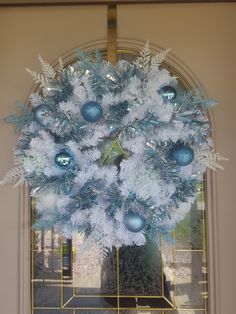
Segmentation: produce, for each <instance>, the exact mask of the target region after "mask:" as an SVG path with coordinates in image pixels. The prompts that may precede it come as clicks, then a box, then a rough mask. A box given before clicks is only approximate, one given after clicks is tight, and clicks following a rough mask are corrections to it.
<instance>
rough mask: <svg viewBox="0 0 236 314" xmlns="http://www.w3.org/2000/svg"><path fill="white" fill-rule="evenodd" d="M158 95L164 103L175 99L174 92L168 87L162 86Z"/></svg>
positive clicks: (172, 88)
mask: <svg viewBox="0 0 236 314" xmlns="http://www.w3.org/2000/svg"><path fill="white" fill-rule="evenodd" d="M158 93H159V94H160V95H161V96H162V98H163V99H164V100H165V101H170V100H174V99H175V98H176V95H177V93H176V90H175V89H174V87H172V86H170V85H166V86H163V87H162V88H161V89H160V90H159V91H158Z"/></svg>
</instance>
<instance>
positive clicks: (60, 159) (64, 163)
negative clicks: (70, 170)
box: [55, 150, 73, 168]
mask: <svg viewBox="0 0 236 314" xmlns="http://www.w3.org/2000/svg"><path fill="white" fill-rule="evenodd" d="M72 160H73V157H72V156H71V154H70V153H69V152H67V151H65V150H62V151H60V152H59V153H58V154H56V156H55V163H56V164H57V165H58V166H59V167H61V168H67V167H69V166H70V164H71V162H72Z"/></svg>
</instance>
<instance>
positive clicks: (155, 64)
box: [151, 48, 171, 69]
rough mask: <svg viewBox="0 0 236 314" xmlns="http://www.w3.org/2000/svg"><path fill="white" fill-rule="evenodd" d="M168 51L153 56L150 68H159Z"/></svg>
mask: <svg viewBox="0 0 236 314" xmlns="http://www.w3.org/2000/svg"><path fill="white" fill-rule="evenodd" d="M170 50H171V49H170V48H169V49H165V50H162V51H161V52H159V53H158V54H156V55H155V56H153V57H151V68H155V69H156V68H159V66H160V65H161V64H162V62H163V61H164V60H165V58H166V56H167V54H168V53H169V52H170Z"/></svg>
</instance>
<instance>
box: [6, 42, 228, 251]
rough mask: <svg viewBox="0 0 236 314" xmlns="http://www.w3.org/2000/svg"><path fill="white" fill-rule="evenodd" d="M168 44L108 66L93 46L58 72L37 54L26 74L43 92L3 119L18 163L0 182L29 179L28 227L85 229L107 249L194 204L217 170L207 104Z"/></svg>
mask: <svg viewBox="0 0 236 314" xmlns="http://www.w3.org/2000/svg"><path fill="white" fill-rule="evenodd" d="M167 53H168V50H165V51H162V52H161V53H159V54H157V55H156V56H152V55H151V52H150V49H149V46H148V44H146V45H145V47H144V48H143V49H142V50H141V52H140V56H139V57H138V58H137V59H136V60H135V61H134V62H133V63H129V62H127V61H125V60H121V61H118V62H117V64H116V65H115V66H113V65H112V64H110V63H109V62H107V61H104V60H102V58H101V55H100V53H99V52H97V51H96V52H94V53H86V52H83V51H80V50H78V51H77V55H78V60H79V61H77V62H76V63H75V64H73V65H71V66H67V67H64V66H63V64H62V61H61V59H60V60H59V65H58V67H57V69H54V68H53V67H52V66H51V65H49V64H47V63H46V62H45V61H44V60H43V59H42V58H41V57H40V56H39V61H40V63H41V66H42V74H39V73H36V72H33V71H31V70H29V69H27V71H28V72H29V73H30V74H31V75H32V77H33V79H34V81H35V82H36V83H37V84H39V86H40V92H36V93H33V94H32V95H31V96H30V102H31V105H32V106H31V108H30V107H29V106H27V105H23V104H21V103H17V105H18V107H20V108H21V110H22V113H21V114H20V115H16V114H12V115H10V116H9V117H8V118H6V120H7V122H9V123H12V124H14V125H15V127H16V129H17V130H18V131H20V137H19V140H18V143H17V145H16V149H15V158H14V160H15V163H16V166H15V168H13V169H11V170H10V171H9V172H8V173H7V174H6V176H5V177H4V178H3V180H2V181H1V183H2V184H3V183H6V182H11V183H13V184H15V185H19V184H22V183H27V184H28V185H29V186H30V191H31V196H33V197H34V199H35V206H36V210H37V220H36V223H35V225H34V228H43V229H48V228H51V227H54V228H55V229H56V230H58V231H60V232H61V233H62V234H63V235H65V236H66V237H71V236H72V233H73V232H79V233H83V234H84V235H85V238H86V241H85V243H87V244H88V243H96V244H98V245H99V247H100V249H101V253H102V255H103V253H104V252H107V251H108V250H111V249H112V247H114V246H115V247H121V246H123V245H124V246H131V245H139V246H140V245H144V244H145V242H146V241H147V239H150V240H152V241H154V242H155V241H157V235H158V234H161V235H162V236H163V237H166V238H168V236H169V234H170V232H171V231H172V230H173V228H174V227H175V224H176V223H177V222H178V221H179V220H181V219H183V217H184V215H185V214H186V212H187V211H188V210H189V209H190V207H191V203H192V202H193V201H194V199H195V197H196V195H197V192H198V189H199V184H200V183H201V182H202V178H203V174H204V172H205V170H206V167H209V168H211V169H214V170H215V169H217V168H222V167H221V165H220V164H219V163H218V161H219V160H222V159H225V158H223V157H222V156H221V155H220V154H218V153H215V152H214V150H213V144H212V140H211V138H210V131H211V128H210V125H209V120H208V116H207V112H208V110H209V109H210V108H211V107H212V106H213V105H215V103H216V102H215V101H214V100H210V99H205V98H204V97H203V95H202V93H201V92H199V91H194V92H191V91H187V90H185V89H184V88H183V87H182V86H181V84H180V83H179V82H178V79H177V78H176V77H174V76H172V75H171V74H170V73H169V71H168V70H167V69H166V68H165V67H163V66H162V62H163V60H164V58H165V56H166V54H167Z"/></svg>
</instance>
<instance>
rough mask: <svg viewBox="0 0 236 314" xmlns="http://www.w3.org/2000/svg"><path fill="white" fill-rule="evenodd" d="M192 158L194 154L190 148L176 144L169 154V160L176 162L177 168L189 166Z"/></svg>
mask: <svg viewBox="0 0 236 314" xmlns="http://www.w3.org/2000/svg"><path fill="white" fill-rule="evenodd" d="M193 158H194V152H193V150H192V148H191V147H189V146H188V145H185V144H177V145H176V146H175V147H173V148H172V150H171V152H170V159H172V160H174V161H175V162H176V165H178V166H187V165H189V164H190V163H191V162H192V161H193Z"/></svg>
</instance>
